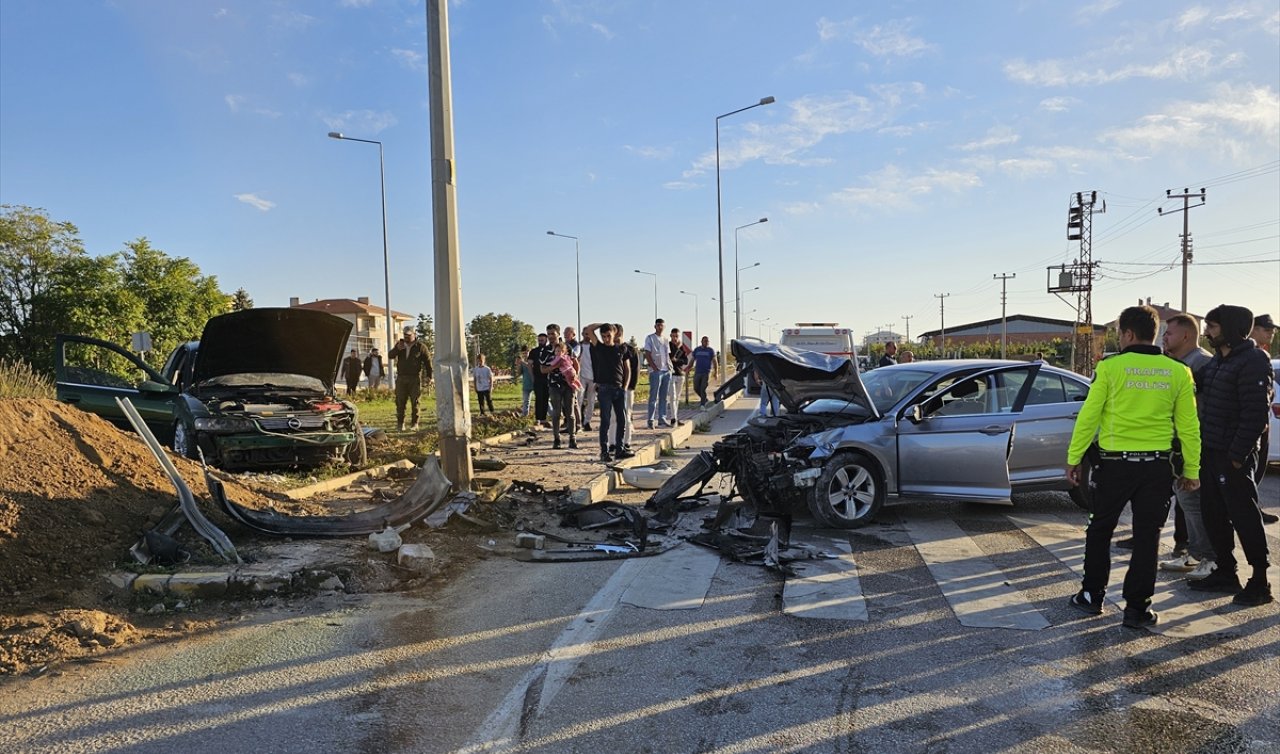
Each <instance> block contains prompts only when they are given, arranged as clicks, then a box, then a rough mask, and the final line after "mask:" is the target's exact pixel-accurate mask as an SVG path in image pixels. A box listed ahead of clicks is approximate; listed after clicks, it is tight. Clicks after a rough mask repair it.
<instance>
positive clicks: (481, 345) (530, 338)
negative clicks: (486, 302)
mask: <svg viewBox="0 0 1280 754" xmlns="http://www.w3.org/2000/svg"><path fill="white" fill-rule="evenodd" d="M467 335H468V336H470V337H471V338H473V339H474V341H475V344H476V352H477V353H483V354H485V355H486V356H488V357H489V362H490V364H491V365H493V366H500V365H501V364H502V362H505V361H507V360H508V359H509V358H510V357H511V356H512V355H513V354H514V353H515V351H516V350H518V348H519V347H521V346H526V347H528V348H532V347H533V343H534V340H535V336H534V332H533V326H532V325H528V324H525V323H524V322H521V321H520V320H518V319H515V318H514V317H512V316H511V315H510V314H494V313H493V312H489V313H488V314H481V315H479V316H477V317H474V318H473V319H472V320H471V323H470V324H469V325H467ZM526 350H527V349H526ZM470 356H471V357H472V358H474V357H475V356H476V354H474V353H473V354H470Z"/></svg>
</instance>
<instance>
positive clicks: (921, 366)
mask: <svg viewBox="0 0 1280 754" xmlns="http://www.w3.org/2000/svg"><path fill="white" fill-rule="evenodd" d="M1029 363H1031V362H1027V361H1019V360H1017V359H938V360H936V361H912V362H909V363H906V364H890V365H889V366H883V367H877V368H875V369H874V370H872V371H874V372H879V371H880V370H882V369H904V370H905V369H915V370H917V371H920V370H923V371H926V372H932V373H933V374H943V373H944V372H950V371H953V370H956V369H994V368H995V367H1003V366H1018V365H1025V364H1029ZM1040 369H1041V370H1042V371H1049V372H1053V373H1054V374H1060V375H1064V376H1067V377H1071V378H1074V379H1076V380H1079V381H1081V382H1086V383H1087V382H1088V381H1089V379H1088V378H1087V377H1085V376H1084V375H1081V374H1077V373H1075V372H1072V371H1071V370H1069V369H1063V368H1061V367H1055V366H1053V365H1052V364H1041V365H1040Z"/></svg>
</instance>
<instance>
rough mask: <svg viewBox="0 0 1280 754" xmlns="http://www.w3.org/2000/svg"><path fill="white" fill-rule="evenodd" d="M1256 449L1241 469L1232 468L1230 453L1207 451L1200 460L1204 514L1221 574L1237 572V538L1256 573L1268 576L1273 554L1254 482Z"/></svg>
mask: <svg viewBox="0 0 1280 754" xmlns="http://www.w3.org/2000/svg"><path fill="white" fill-rule="evenodd" d="M1257 463H1258V453H1257V451H1256V450H1255V451H1254V452H1253V453H1251V454H1249V457H1248V458H1247V459H1246V460H1245V464H1244V465H1243V466H1241V467H1240V468H1238V469H1237V468H1236V467H1234V466H1232V465H1231V459H1229V458H1228V457H1227V453H1226V451H1223V450H1217V449H1209V448H1205V449H1204V450H1203V451H1201V459H1200V512H1201V513H1202V514H1203V515H1204V528H1205V531H1206V532H1208V534H1209V542H1210V543H1211V544H1212V545H1213V552H1214V555H1215V556H1216V560H1215V562H1216V563H1217V564H1218V570H1219V571H1229V572H1234V571H1235V570H1236V556H1235V552H1234V550H1235V548H1236V542H1235V538H1236V537H1237V536H1239V537H1240V549H1242V550H1244V557H1245V560H1247V561H1248V563H1249V565H1251V566H1253V569H1254V571H1255V572H1256V573H1261V574H1263V575H1264V576H1265V575H1266V569H1267V566H1268V565H1269V562H1268V561H1269V558H1270V555H1269V553H1268V552H1267V535H1266V531H1265V530H1264V529H1263V527H1262V509H1261V508H1259V507H1258V485H1257V482H1255V481H1253V469H1254V465H1255V464H1257Z"/></svg>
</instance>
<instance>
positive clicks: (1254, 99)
mask: <svg viewBox="0 0 1280 754" xmlns="http://www.w3.org/2000/svg"><path fill="white" fill-rule="evenodd" d="M1244 137H1248V138H1247V139H1246V138H1244ZM1258 137H1262V138H1263V139H1264V140H1265V141H1266V143H1267V144H1269V146H1270V148H1272V149H1274V148H1275V146H1276V145H1277V143H1278V142H1280V96H1277V93H1276V91H1275V90H1274V89H1272V88H1271V87H1269V86H1268V87H1261V86H1251V85H1233V84H1222V85H1220V86H1218V87H1217V89H1215V90H1214V96H1213V97H1212V98H1211V99H1209V100H1205V101H1201V102H1191V101H1181V102H1173V103H1171V104H1169V105H1168V106H1166V107H1165V108H1164V110H1163V111H1162V112H1159V113H1153V114H1151V115H1146V116H1143V117H1142V118H1140V119H1139V120H1138V122H1137V123H1135V124H1133V125H1132V126H1128V127H1125V128H1115V129H1111V130H1109V131H1106V132H1104V133H1103V134H1102V136H1101V139H1102V141H1104V142H1109V143H1112V144H1116V145H1117V146H1120V147H1123V148H1125V149H1129V150H1132V151H1134V152H1138V153H1143V154H1160V153H1163V152H1167V151H1170V150H1183V149H1186V148H1197V149H1207V150H1214V151H1225V152H1227V153H1229V154H1232V155H1243V154H1246V153H1247V152H1248V151H1249V145H1250V144H1254V145H1256V144H1257V142H1258Z"/></svg>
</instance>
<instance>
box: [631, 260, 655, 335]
mask: <svg viewBox="0 0 1280 754" xmlns="http://www.w3.org/2000/svg"><path fill="white" fill-rule="evenodd" d="M636 272H638V273H640V274H641V275H652V276H653V321H654V322H657V321H658V273H656V272H645V271H644V270H636Z"/></svg>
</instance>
